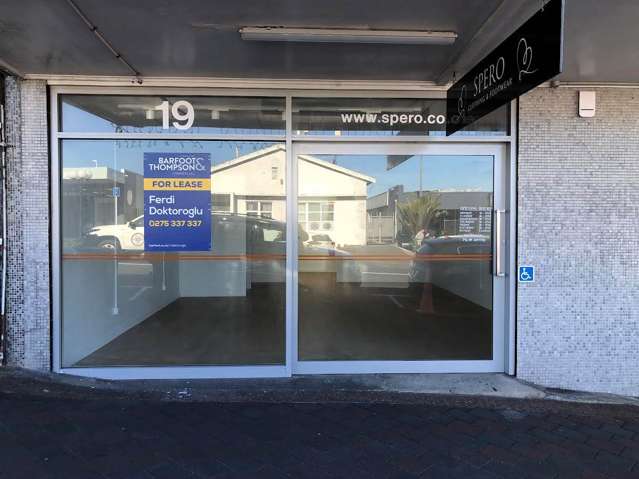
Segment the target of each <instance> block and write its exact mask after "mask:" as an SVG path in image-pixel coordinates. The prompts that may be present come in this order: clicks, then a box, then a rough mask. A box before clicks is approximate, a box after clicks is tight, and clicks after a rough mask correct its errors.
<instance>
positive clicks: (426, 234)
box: [415, 225, 437, 246]
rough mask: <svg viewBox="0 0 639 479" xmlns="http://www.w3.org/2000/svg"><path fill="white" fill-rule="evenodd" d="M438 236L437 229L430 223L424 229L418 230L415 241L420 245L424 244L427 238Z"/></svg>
mask: <svg viewBox="0 0 639 479" xmlns="http://www.w3.org/2000/svg"><path fill="white" fill-rule="evenodd" d="M436 237H437V233H436V231H435V229H434V228H433V227H432V226H430V225H429V226H428V227H426V228H424V229H422V230H419V231H418V232H417V234H416V235H415V243H416V244H417V245H418V246H423V245H424V242H425V241H426V240H429V239H432V238H436Z"/></svg>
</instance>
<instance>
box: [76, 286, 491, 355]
mask: <svg viewBox="0 0 639 479" xmlns="http://www.w3.org/2000/svg"><path fill="white" fill-rule="evenodd" d="M422 294H423V290H422V289H421V288H419V287H418V288H409V289H391V288H361V287H359V286H353V285H342V286H339V285H338V286H337V287H336V289H334V290H332V291H330V292H329V291H324V290H322V289H321V288H320V289H317V288H308V287H305V286H304V285H302V286H301V287H300V294H299V305H300V322H299V333H300V336H299V338H300V339H299V348H300V350H299V356H300V359H302V360H434V359H442V360H451V359H491V357H492V313H491V312H490V311H489V310H487V309H485V308H482V307H480V306H478V305H476V304H474V303H471V302H469V301H466V300H464V299H463V298H460V297H459V296H456V295H453V294H451V293H449V292H447V291H444V290H442V289H437V288H434V291H433V304H434V313H431V314H428V313H425V312H420V311H419V308H420V305H421V303H420V302H421V301H422V299H423V298H422ZM284 311H285V309H284V286H283V285H267V284H263V285H259V286H255V285H254V287H253V288H252V289H251V290H249V291H248V292H247V295H246V296H245V297H221V298H180V299H178V300H176V301H174V302H173V303H171V304H169V305H168V306H166V307H165V308H163V309H162V310H160V311H158V312H157V313H155V314H154V315H152V316H150V317H149V318H147V319H146V320H144V321H143V322H141V323H140V324H138V325H137V326H135V327H133V328H131V329H129V330H128V331H126V332H125V333H123V334H121V335H120V336H118V337H117V338H115V339H114V340H112V341H111V342H109V343H108V344H106V345H105V346H103V347H102V348H100V349H98V350H97V351H95V352H93V353H92V354H90V355H89V356H87V357H85V358H84V359H82V360H81V361H79V362H78V363H77V364H76V366H115V365H120V366H121V365H127V366H151V365H160V366H177V365H256V364H284V349H285V346H284V345H285V337H284V330H285V327H284V316H285V314H284Z"/></svg>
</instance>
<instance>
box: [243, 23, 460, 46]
mask: <svg viewBox="0 0 639 479" xmlns="http://www.w3.org/2000/svg"><path fill="white" fill-rule="evenodd" d="M239 32H240V35H241V36H242V40H252V41H258V42H315V43H388V44H395V45H451V44H453V43H454V42H455V40H456V39H457V34H456V33H455V32H435V31H423V30H420V31H410V30H365V29H357V28H342V29H334V28H286V27H242V28H240V30H239Z"/></svg>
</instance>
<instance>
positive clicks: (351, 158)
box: [62, 140, 493, 196]
mask: <svg viewBox="0 0 639 479" xmlns="http://www.w3.org/2000/svg"><path fill="white" fill-rule="evenodd" d="M271 145H273V143H268V142H261V141H190V140H188V141H187V140H185V141H180V140H118V141H112V140H64V141H63V147H62V153H63V155H62V158H63V167H64V168H73V167H81V168H91V167H95V166H101V167H104V166H106V167H108V168H111V169H114V170H122V169H125V170H129V171H133V172H135V173H138V174H140V175H142V174H143V159H144V153H145V152H158V153H160V152H162V153H210V154H211V163H212V165H213V166H215V165H219V164H220V163H223V162H225V161H229V160H232V159H234V158H237V157H238V156H242V155H246V154H249V153H252V152H254V151H256V150H260V149H263V148H267V147H269V146H271ZM316 156H317V157H318V158H321V159H323V160H325V161H328V162H330V163H334V162H335V163H336V164H337V165H339V166H342V167H344V168H348V169H351V170H354V171H357V172H359V173H362V174H365V175H368V176H371V177H373V178H375V180H376V182H375V183H373V184H371V185H370V186H369V188H368V195H369V196H374V195H376V194H379V193H383V192H385V191H387V190H388V189H390V188H392V187H394V186H397V185H403V186H404V191H417V190H419V187H420V178H419V177H420V162H421V173H422V174H421V187H422V189H423V190H474V191H492V189H493V187H492V181H493V179H492V176H493V170H492V169H493V158H492V157H491V156H452V155H449V156H431V155H421V156H420V155H417V156H411V157H408V159H406V160H405V161H403V162H401V163H400V164H399V165H397V166H395V167H394V168H391V169H387V167H388V162H387V157H386V156H385V155H316Z"/></svg>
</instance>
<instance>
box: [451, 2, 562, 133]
mask: <svg viewBox="0 0 639 479" xmlns="http://www.w3.org/2000/svg"><path fill="white" fill-rule="evenodd" d="M563 15H564V0H550V1H549V2H548V3H547V4H546V5H545V6H544V7H543V8H542V9H541V10H539V11H538V12H537V13H535V15H533V16H532V17H531V18H530V19H529V20H528V21H527V22H526V23H524V24H523V25H522V26H521V27H519V28H518V29H517V31H515V33H513V34H512V35H510V36H509V37H508V38H507V39H506V40H504V41H503V42H502V43H501V45H499V46H498V47H497V48H495V49H494V50H493V51H492V52H491V53H490V54H489V55H488V56H486V57H485V58H484V59H483V60H482V61H481V62H479V63H478V64H477V65H476V66H475V67H474V68H473V69H472V70H471V71H470V72H468V73H467V74H466V75H464V76H463V78H462V79H461V80H459V81H458V82H456V83H455V84H454V85H453V86H452V87H450V89H449V90H448V92H447V94H446V113H447V115H446V116H447V123H446V135H447V136H448V135H452V134H453V133H455V132H456V131H458V130H461V129H462V128H464V127H466V126H468V125H470V124H471V123H473V122H474V121H476V120H478V119H479V118H481V117H482V116H484V115H486V114H488V113H490V112H491V111H493V110H495V109H497V108H499V107H500V106H502V105H504V104H506V103H508V102H510V101H511V100H513V99H515V98H517V97H518V96H520V95H523V94H524V93H526V92H527V91H529V90H532V89H533V88H535V87H536V86H538V85H539V84H541V83H543V82H545V81H547V80H550V79H551V78H552V77H554V76H556V75H558V74H559V73H561V71H562V68H563V24H564V20H563Z"/></svg>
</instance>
